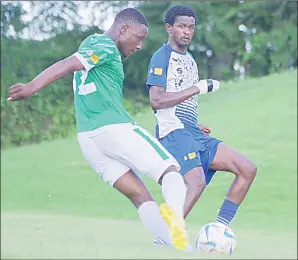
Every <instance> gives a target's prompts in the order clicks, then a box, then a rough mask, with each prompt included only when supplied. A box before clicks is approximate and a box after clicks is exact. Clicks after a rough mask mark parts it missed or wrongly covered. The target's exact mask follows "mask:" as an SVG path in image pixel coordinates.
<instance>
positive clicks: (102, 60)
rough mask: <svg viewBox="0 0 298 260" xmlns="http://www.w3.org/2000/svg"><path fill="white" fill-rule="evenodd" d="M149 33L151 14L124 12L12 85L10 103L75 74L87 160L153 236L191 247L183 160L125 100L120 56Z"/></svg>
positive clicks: (131, 50) (136, 47)
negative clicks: (151, 186) (155, 194)
mask: <svg viewBox="0 0 298 260" xmlns="http://www.w3.org/2000/svg"><path fill="white" fill-rule="evenodd" d="M147 34H148V24H147V21H146V18H145V17H144V16H143V15H142V14H141V13H140V12H139V11H138V10H137V9H134V8H127V9H124V10H122V11H121V12H119V13H118V14H117V15H116V17H115V20H114V23H113V25H112V26H111V27H110V29H109V30H107V31H106V32H105V33H104V34H102V35H100V34H94V35H90V36H89V37H87V38H86V39H85V40H84V41H83V42H82V43H81V45H80V47H79V49H78V51H77V52H76V53H74V54H73V55H71V56H69V57H68V58H66V59H64V60H61V61H59V62H57V63H55V64H53V65H52V66H51V67H49V68H47V69H46V70H44V71H43V72H42V73H40V74H39V75H38V76H37V77H35V78H34V79H33V80H32V81H30V82H29V83H27V84H21V83H17V84H15V85H13V86H11V87H10V91H9V98H8V100H9V101H19V100H23V99H26V98H29V97H31V96H32V95H33V94H34V93H36V92H38V91H39V90H40V89H41V88H43V87H45V86H47V85H48V84H50V83H52V82H54V81H56V80H58V79H60V78H62V77H64V76H65V75H67V74H68V73H71V72H74V80H73V88H74V104H75V109H76V124H77V130H78V135H77V137H78V141H79V145H80V148H81V150H82V152H83V154H84V156H85V158H86V160H87V161H88V162H89V164H90V166H91V167H92V168H93V169H94V171H95V172H96V173H98V174H99V176H100V177H101V178H102V179H103V180H104V181H105V182H106V183H109V184H110V185H111V186H113V187H114V188H115V189H117V190H118V191H120V192H121V193H122V194H123V195H125V196H126V197H128V198H129V199H130V200H131V202H132V203H133V204H134V205H135V206H136V208H137V209H138V213H139V216H140V219H141V221H142V222H143V224H144V225H145V226H146V227H147V228H148V229H149V230H150V231H151V232H153V234H154V236H155V237H160V238H161V239H162V240H163V241H164V242H166V243H169V244H171V245H173V246H174V247H175V248H177V249H179V250H183V251H184V250H187V249H189V245H188V237H187V233H186V230H185V224H184V219H183V208H184V203H185V196H186V186H185V183H184V180H183V178H182V177H181V175H180V174H179V173H178V170H179V168H180V167H179V164H178V163H177V161H176V160H175V159H174V158H173V157H172V156H171V155H170V154H169V153H168V152H167V151H166V149H165V148H163V146H162V145H161V144H160V143H159V142H158V141H157V140H156V139H155V138H154V137H152V136H151V135H150V134H149V133H148V132H147V131H146V130H144V129H143V128H141V127H140V126H138V125H137V124H136V123H135V121H134V120H133V119H132V117H131V116H130V115H129V114H128V112H127V111H126V110H125V109H124V107H123V104H122V99H123V94H122V93H123V80H124V73H123V65H122V60H121V55H122V56H123V57H127V56H130V55H131V54H133V53H135V52H137V51H139V50H140V49H141V47H142V42H143V40H145V38H146V37H147ZM36 98H38V97H36ZM57 98H63V97H57ZM133 171H135V172H138V173H141V174H143V175H147V176H149V177H151V178H153V179H154V180H155V181H156V182H158V183H160V184H161V185H162V193H163V196H164V198H165V202H166V203H164V204H162V205H161V206H160V207H159V206H158V205H157V203H156V202H154V200H153V199H152V197H151V195H150V193H149V192H148V190H147V189H146V187H145V186H144V184H143V183H142V182H141V181H140V179H139V178H137V176H135V175H134V173H133ZM128 235H129V234H128Z"/></svg>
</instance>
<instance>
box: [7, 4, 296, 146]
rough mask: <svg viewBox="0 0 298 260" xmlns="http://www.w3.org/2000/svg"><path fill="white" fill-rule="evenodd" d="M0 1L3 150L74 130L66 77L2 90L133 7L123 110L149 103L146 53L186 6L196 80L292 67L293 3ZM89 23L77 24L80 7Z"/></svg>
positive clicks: (255, 74)
mask: <svg viewBox="0 0 298 260" xmlns="http://www.w3.org/2000/svg"><path fill="white" fill-rule="evenodd" d="M26 4H27V6H29V8H27V11H26V10H25V9H26V8H24V1H23V2H20V1H1V147H2V148H3V147H7V146H11V145H22V144H26V143H34V142H40V141H43V140H51V139H54V138H60V137H65V136H68V135H70V134H73V133H75V127H74V126H75V117H74V108H73V105H72V103H73V93H72V76H71V75H69V76H67V77H65V78H63V79H61V80H59V81H57V82H55V83H53V84H52V86H51V87H48V88H45V89H44V90H42V91H41V92H40V93H39V94H38V98H31V99H30V100H27V101H23V102H20V103H9V102H6V98H7V94H8V88H9V86H10V85H12V84H14V83H16V82H27V81H30V80H31V79H32V78H34V77H35V76H36V75H37V74H38V73H40V72H41V71H42V70H43V69H45V68H46V67H48V66H50V65H51V64H53V63H54V62H56V61H58V60H60V59H63V58H65V57H67V56H69V55H71V54H72V53H74V52H75V51H76V50H77V49H78V46H79V44H80V43H81V42H82V40H83V39H84V38H86V37H87V36H88V35H90V34H93V33H95V32H102V31H103V29H104V24H105V22H106V21H107V20H109V19H111V17H114V15H115V14H116V13H117V12H118V11H119V10H121V9H123V8H125V7H132V6H133V7H136V8H138V9H139V10H141V11H142V12H143V13H144V14H145V16H146V17H147V19H148V21H149V36H148V38H147V40H146V41H145V42H144V45H143V50H142V51H140V52H138V53H136V54H135V55H133V56H132V57H130V58H129V59H126V60H124V69H125V75H126V77H125V81H124V85H125V88H124V89H125V93H124V96H125V100H124V104H125V107H126V108H127V109H128V110H129V112H131V113H132V114H136V113H137V112H139V111H142V109H143V108H145V107H148V97H147V96H146V89H145V82H146V76H147V67H148V64H149V60H150V58H151V56H152V54H153V53H154V52H155V51H156V50H157V49H158V48H159V47H160V46H161V45H162V44H163V43H166V42H167V34H166V31H165V28H164V15H165V13H166V11H167V10H168V8H170V7H171V6H173V5H176V4H185V5H188V6H191V7H192V8H194V9H195V10H196V12H197V15H198V25H197V27H196V33H195V36H194V38H193V40H192V43H191V44H190V46H189V51H190V52H191V53H192V55H193V56H194V58H195V60H196V61H197V63H198V67H199V75H200V77H201V78H214V79H219V80H239V79H243V78H245V77H261V76H265V75H268V74H270V73H274V72H278V71H282V70H295V69H296V67H297V2H296V1H256V2H254V1H231V2H207V1H206V2H205V1H194V2H184V1H167V2H164V1H163V2H158V1H90V2H88V1H84V2H83V1H42V2H41V1H26ZM83 11H85V13H86V14H87V17H88V20H89V23H88V24H86V23H85V24H83V23H82V21H83V17H82V15H81V14H82V12H83Z"/></svg>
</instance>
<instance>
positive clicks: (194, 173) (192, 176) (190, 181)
mask: <svg viewBox="0 0 298 260" xmlns="http://www.w3.org/2000/svg"><path fill="white" fill-rule="evenodd" d="M183 178H184V181H185V183H186V185H187V187H188V188H189V187H193V188H197V189H199V187H201V188H205V186H206V180H205V173H204V170H203V168H202V166H197V167H194V168H192V169H191V170H189V171H188V172H187V173H186V174H184V175H183Z"/></svg>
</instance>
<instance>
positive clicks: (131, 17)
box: [115, 8, 148, 27]
mask: <svg viewBox="0 0 298 260" xmlns="http://www.w3.org/2000/svg"><path fill="white" fill-rule="evenodd" d="M115 21H116V22H120V23H121V22H126V21H132V22H135V23H139V24H144V25H146V26H147V27H148V22H147V19H146V18H145V16H144V15H143V14H142V13H141V12H140V11H139V10H137V9H135V8H126V9H123V10H122V11H120V12H119V13H118V14H117V15H116V17H115Z"/></svg>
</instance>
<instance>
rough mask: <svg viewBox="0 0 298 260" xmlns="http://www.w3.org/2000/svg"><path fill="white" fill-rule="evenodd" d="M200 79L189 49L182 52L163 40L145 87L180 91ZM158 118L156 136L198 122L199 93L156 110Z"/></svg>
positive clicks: (154, 57) (151, 62)
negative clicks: (172, 105)
mask: <svg viewBox="0 0 298 260" xmlns="http://www.w3.org/2000/svg"><path fill="white" fill-rule="evenodd" d="M198 81H199V76H198V68H197V64H196V62H195V60H194V59H193V57H192V56H191V54H190V53H188V52H186V53H180V52H177V51H175V50H173V49H172V48H171V47H170V46H169V45H168V44H164V45H163V46H162V47H161V48H160V49H158V50H157V51H156V52H155V53H154V54H153V56H152V58H151V61H150V64H149V68H148V78H147V83H146V87H147V89H148V90H149V89H150V87H151V86H159V87H164V88H166V91H167V92H178V91H181V90H184V89H187V88H190V87H192V86H194V85H195V84H196V83H198ZM155 116H156V119H157V128H156V136H157V138H163V137H165V136H166V135H167V134H169V133H170V132H172V131H174V130H176V129H182V128H184V127H185V126H186V125H187V126H194V125H197V118H198V95H194V96H192V97H191V98H189V99H188V100H185V101H184V102H182V103H180V104H178V105H176V106H174V107H171V108H166V109H159V110H157V111H155Z"/></svg>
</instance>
